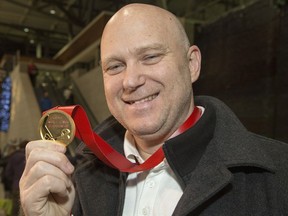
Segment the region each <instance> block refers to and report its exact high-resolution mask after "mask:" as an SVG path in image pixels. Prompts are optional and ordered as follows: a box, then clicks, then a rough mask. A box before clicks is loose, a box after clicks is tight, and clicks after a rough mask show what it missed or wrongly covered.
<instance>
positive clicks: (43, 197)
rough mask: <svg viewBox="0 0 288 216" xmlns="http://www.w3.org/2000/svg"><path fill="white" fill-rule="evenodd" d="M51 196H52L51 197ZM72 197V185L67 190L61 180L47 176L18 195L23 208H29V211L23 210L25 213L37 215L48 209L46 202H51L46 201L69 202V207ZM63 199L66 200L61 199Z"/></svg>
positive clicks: (73, 194)
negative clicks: (52, 199) (35, 213)
mask: <svg viewBox="0 0 288 216" xmlns="http://www.w3.org/2000/svg"><path fill="white" fill-rule="evenodd" d="M51 194H53V196H51ZM74 196H75V189H74V186H73V184H72V183H71V187H68V188H67V187H66V184H65V183H64V182H63V181H62V179H59V178H57V177H54V176H48V175H47V176H43V177H42V178H40V179H39V180H38V181H36V182H35V184H33V185H31V187H29V188H27V189H25V190H21V193H20V198H21V203H22V204H23V205H24V206H23V207H24V208H25V207H26V206H27V207H28V206H29V209H27V208H25V210H26V212H27V211H29V212H38V213H39V212H43V209H44V208H47V207H48V206H47V204H48V203H47V202H50V201H51V200H50V201H48V199H50V198H51V197H54V202H53V201H52V203H54V204H57V203H59V200H66V201H67V202H70V205H71V204H72V203H73V200H74ZM49 197H50V198H49ZM61 197H62V198H61ZM64 197H66V198H65V199H63V198H64ZM68 200H70V201H68ZM55 201H56V202H55ZM59 204H60V203H59ZM62 204H64V203H62ZM57 205H58V204H57ZM48 208H49V207H48ZM68 209H69V208H68ZM44 211H45V210H44ZM38 215H39V214H38Z"/></svg>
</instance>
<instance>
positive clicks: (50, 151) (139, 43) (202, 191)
mask: <svg viewBox="0 0 288 216" xmlns="http://www.w3.org/2000/svg"><path fill="white" fill-rule="evenodd" d="M101 65H102V71H103V78H104V88H105V96H106V99H107V104H108V107H109V109H110V111H111V113H112V115H113V118H109V119H108V120H106V121H105V122H104V123H102V124H100V125H99V127H98V129H99V131H101V133H100V135H101V136H103V138H104V139H105V140H106V141H107V142H108V143H110V144H111V145H112V146H113V147H114V148H115V149H116V150H117V151H118V152H121V153H122V154H123V155H125V157H126V158H127V159H128V160H129V161H131V162H133V163H135V164H140V165H141V164H145V163H146V162H147V161H148V158H149V159H150V158H153V157H155V155H156V154H159V152H160V153H161V152H162V153H164V154H163V158H162V159H161V160H159V161H158V162H155V164H153V166H152V167H151V168H149V169H148V170H142V171H138V172H126V171H119V170H117V169H114V168H111V167H110V166H107V165H106V164H104V163H103V162H101V161H100V160H99V159H97V158H96V157H95V156H91V152H89V150H88V151H87V150H86V151H85V152H88V153H87V155H90V156H89V157H87V162H86V163H85V164H84V165H82V166H81V167H79V168H77V169H76V171H75V172H74V167H73V166H72V165H71V163H70V162H69V161H68V159H67V158H66V156H65V155H64V152H65V147H63V146H61V145H58V144H56V143H54V142H51V141H33V142H30V143H29V144H28V146H27V148H26V159H27V163H26V168H25V171H24V174H23V176H22V179H21V182H20V189H21V203H22V207H23V211H24V213H25V215H29V216H30V215H37V216H39V215H47V216H48V215H49V216H51V215H69V214H71V213H72V214H73V215H77V216H78V215H89V216H90V215H101V216H102V215H107V216H113V215H125V216H126V215H127V216H130V215H157V216H158V215H159V216H162V215H163V216H166V215H193V216H195V215H207V216H208V215H209V216H211V215H212V216H213V215H215V216H216V215H217V216H219V215H221V216H223V215H224V216H225V215H227V216H228V215H229V216H230V215H285V214H287V212H288V209H287V201H288V200H287V194H288V189H287V188H288V183H287V182H288V181H287V177H288V176H287V173H288V172H287V171H288V157H287V155H288V146H287V144H285V143H281V142H278V141H274V140H271V139H267V138H264V137H260V136H257V135H254V134H252V133H250V132H248V131H247V130H246V129H245V128H244V127H243V126H242V124H241V123H240V122H239V120H238V119H237V118H236V116H235V115H234V114H233V113H232V111H231V110H230V109H229V108H228V107H227V106H225V105H224V104H223V103H222V102H220V101H219V100H217V99H215V98H211V97H207V96H206V97H205V96H202V97H194V96H193V90H192V84H193V83H194V82H195V81H196V80H197V79H198V77H199V73H200V67H201V54H200V51H199V49H198V47H197V46H190V44H189V40H188V38H187V35H186V33H185V31H184V29H183V27H182V25H181V23H180V22H179V21H178V19H177V18H176V17H175V16H174V15H173V14H171V13H170V12H168V11H166V10H163V9H161V8H158V7H155V6H151V5H145V4H130V5H127V6H125V7H123V8H122V9H120V10H119V11H118V12H117V13H116V14H115V15H114V16H113V17H112V18H111V19H110V21H109V22H108V23H107V25H106V27H105V29H104V32H103V36H102V40H101ZM98 129H97V130H98ZM160 158H161V157H160ZM72 173H73V176H74V182H73V183H72V180H71V175H72Z"/></svg>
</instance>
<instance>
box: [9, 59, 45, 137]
mask: <svg viewBox="0 0 288 216" xmlns="http://www.w3.org/2000/svg"><path fill="white" fill-rule="evenodd" d="M11 80H12V101H11V117H10V128H9V132H8V138H7V139H8V141H9V140H15V139H28V140H33V139H39V138H40V136H39V133H38V122H39V119H40V117H41V113H40V109H39V105H38V102H37V99H36V96H35V93H34V90H33V88H32V85H31V82H30V79H29V76H28V74H27V72H26V65H22V64H20V65H18V66H17V67H15V68H14V70H13V72H12V73H11Z"/></svg>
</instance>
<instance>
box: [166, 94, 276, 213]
mask: <svg viewBox="0 0 288 216" xmlns="http://www.w3.org/2000/svg"><path fill="white" fill-rule="evenodd" d="M196 105H200V106H203V107H204V108H205V112H204V114H203V115H202V117H201V119H200V120H199V121H198V122H197V124H196V125H195V126H194V127H192V128H190V129H189V130H187V133H184V134H181V135H180V136H178V137H175V139H171V140H170V141H168V142H166V144H165V148H164V149H165V153H166V158H167V161H168V162H169V164H170V166H171V168H172V169H173V171H174V172H175V174H176V175H177V176H178V179H180V180H181V181H182V184H183V190H184V193H183V196H182V198H181V200H180V201H179V203H178V205H177V207H176V209H175V212H174V213H175V214H176V213H177V214H176V215H186V214H187V213H188V212H191V211H192V210H193V209H195V208H196V207H197V206H199V205H200V204H201V203H204V202H205V201H206V200H208V199H209V198H211V197H212V196H213V195H215V194H216V193H218V192H219V191H221V190H222V189H223V188H226V189H227V186H228V184H229V183H230V182H231V180H232V178H233V174H232V172H231V171H230V169H231V168H233V167H240V166H241V167H247V166H249V167H257V168H261V169H264V170H265V171H268V172H274V171H275V166H274V164H273V161H272V159H271V158H270V157H269V156H268V153H267V152H265V150H264V149H263V148H262V147H261V142H260V141H259V140H260V139H259V138H258V137H257V138H255V135H254V134H251V133H250V132H248V131H247V130H246V129H245V128H244V126H243V125H242V124H241V123H240V121H239V120H238V119H237V118H236V116H235V115H234V114H233V112H232V111H231V110H230V109H229V108H228V107H227V106H226V105H224V104H223V103H222V102H220V101H219V100H217V99H215V98H212V97H196ZM183 149H184V150H183Z"/></svg>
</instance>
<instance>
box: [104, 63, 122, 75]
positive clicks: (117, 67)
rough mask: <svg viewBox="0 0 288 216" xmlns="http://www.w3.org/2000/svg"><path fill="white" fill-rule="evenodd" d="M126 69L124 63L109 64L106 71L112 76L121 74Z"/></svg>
mask: <svg viewBox="0 0 288 216" xmlns="http://www.w3.org/2000/svg"><path fill="white" fill-rule="evenodd" d="M124 68H125V65H124V64H122V63H111V64H110V63H109V64H108V65H107V66H106V67H105V69H104V71H105V72H106V73H108V74H110V75H116V74H118V73H120V72H121V71H122V70H123V69H124Z"/></svg>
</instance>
